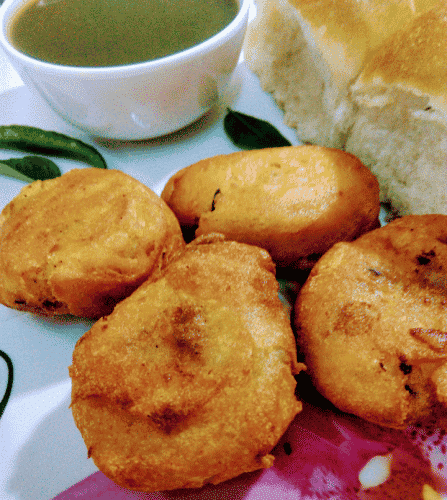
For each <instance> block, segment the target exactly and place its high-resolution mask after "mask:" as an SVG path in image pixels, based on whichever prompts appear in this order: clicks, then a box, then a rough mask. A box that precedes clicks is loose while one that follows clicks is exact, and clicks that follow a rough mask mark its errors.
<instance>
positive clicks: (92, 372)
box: [70, 235, 305, 491]
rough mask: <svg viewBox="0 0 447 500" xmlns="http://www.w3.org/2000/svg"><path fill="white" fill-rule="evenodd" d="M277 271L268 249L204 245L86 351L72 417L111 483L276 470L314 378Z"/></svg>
mask: <svg viewBox="0 0 447 500" xmlns="http://www.w3.org/2000/svg"><path fill="white" fill-rule="evenodd" d="M274 271H275V267H274V264H273V262H272V260H271V258H270V256H269V255H268V253H267V252H266V251H265V250H262V249H260V248H257V247H254V246H248V245H244V244H241V243H237V242H230V241H224V240H223V237H222V236H221V235H209V236H207V237H201V238H198V239H197V240H196V241H194V242H193V243H191V244H189V245H187V247H186V252H185V253H184V254H183V255H182V256H181V257H180V258H179V259H178V260H176V261H174V262H173V263H171V264H170V265H169V267H168V268H167V269H166V270H165V272H164V274H163V276H162V277H161V278H160V279H159V280H157V281H148V282H146V283H144V284H143V285H142V286H141V287H140V288H138V290H136V291H135V292H134V293H133V294H132V295H131V296H130V297H129V298H127V299H125V300H124V301H122V302H121V303H120V304H118V305H117V306H116V308H115V310H114V311H113V313H112V314H111V315H110V316H108V317H104V318H102V319H100V320H99V321H98V322H97V323H96V324H95V325H94V326H93V327H92V329H91V330H90V331H89V332H87V333H86V334H85V335H84V336H83V337H82V338H81V339H80V340H79V341H78V343H77V345H76V348H75V350H74V354H73V363H72V366H71V367H70V376H71V378H72V384H73V385H72V387H73V388H72V404H71V408H72V411H73V416H74V419H75V422H76V425H77V426H78V428H79V430H80V432H81V434H82V436H83V438H84V441H85V444H86V447H87V449H88V454H89V456H90V457H92V459H93V460H94V462H95V464H96V465H97V466H98V468H99V469H100V470H101V471H102V472H103V473H104V474H105V475H106V476H108V477H109V478H110V479H112V480H113V481H115V482H116V483H117V484H118V485H121V486H123V487H126V488H130V489H134V490H141V491H161V490H172V489H177V488H198V487H201V486H202V485H204V484H207V483H213V484H217V483H220V482H222V481H225V480H227V479H230V478H232V477H235V476H238V475H240V474H242V473H244V472H249V471H253V470H257V469H261V468H266V467H270V466H271V465H272V463H273V460H274V457H273V455H272V454H271V453H270V452H271V450H272V449H273V447H274V446H275V445H276V444H277V442H278V441H279V439H280V438H281V436H282V435H283V434H284V432H285V430H286V429H287V427H288V426H289V424H290V422H291V421H292V420H293V418H294V417H295V415H296V414H297V413H299V412H300V411H301V409H302V405H301V403H300V402H299V401H297V399H296V396H295V387H296V381H295V378H294V375H295V374H297V373H298V372H299V371H300V370H303V369H305V367H304V365H303V364H301V363H298V362H297V359H296V343H295V339H294V336H293V332H292V329H291V325H290V321H289V318H288V315H287V313H286V312H285V309H284V307H283V306H282V304H281V302H280V300H279V298H278V284H277V281H276V279H275V275H274Z"/></svg>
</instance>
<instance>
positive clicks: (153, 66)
mask: <svg viewBox="0 0 447 500" xmlns="http://www.w3.org/2000/svg"><path fill="white" fill-rule="evenodd" d="M28 1H30V0H22V1H17V0H5V2H4V3H3V4H2V5H1V6H0V23H1V25H0V47H1V48H3V50H4V51H6V52H7V53H9V54H10V55H11V56H13V57H15V58H16V59H20V60H22V61H23V63H24V64H26V65H27V66H30V65H32V66H34V67H40V68H41V69H45V70H47V71H53V72H57V73H63V74H65V75H66V76H69V75H70V74H77V75H84V76H87V75H88V76H90V75H91V76H101V75H104V76H105V75H107V76H111V75H112V74H113V75H114V76H123V75H124V74H126V73H129V72H131V73H140V72H147V71H148V70H154V71H157V70H160V69H161V68H162V67H164V66H170V67H173V66H175V65H181V64H183V63H185V62H187V61H188V60H194V59H195V58H200V57H202V56H203V55H206V54H207V53H209V52H211V51H213V50H216V49H218V48H219V47H221V46H222V45H224V44H225V43H226V42H228V41H230V40H231V39H232V38H233V37H235V36H237V35H238V33H240V32H241V31H245V29H246V27H247V24H248V15H249V9H250V4H251V0H236V1H237V3H238V4H239V5H238V13H237V14H236V16H235V18H234V19H233V20H232V21H231V22H230V23H229V24H228V25H227V26H226V27H225V28H224V29H223V30H221V31H219V32H218V33H216V34H215V35H213V36H212V37H210V38H208V39H206V40H204V41H203V42H201V43H199V44H197V45H193V46H192V47H189V48H187V49H185V50H182V51H180V52H175V53H174V54H171V55H168V56H164V57H160V58H158V59H152V60H149V61H142V62H138V63H132V64H122V65H118V66H68V65H63V64H54V63H50V62H47V61H43V60H41V59H37V58H34V57H32V56H29V55H27V54H25V53H24V52H21V51H20V50H18V49H16V48H15V47H14V45H13V44H12V43H11V42H10V40H9V38H8V36H7V30H8V25H9V22H10V20H11V17H12V14H13V13H15V12H16V11H17V10H18V8H20V7H22V6H23V5H24V4H25V3H27V2H28Z"/></svg>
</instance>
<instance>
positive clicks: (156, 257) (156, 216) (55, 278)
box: [0, 168, 185, 318]
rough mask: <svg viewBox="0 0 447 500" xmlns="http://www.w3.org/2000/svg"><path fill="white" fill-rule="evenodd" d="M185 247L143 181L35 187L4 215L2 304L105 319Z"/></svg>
mask: <svg viewBox="0 0 447 500" xmlns="http://www.w3.org/2000/svg"><path fill="white" fill-rule="evenodd" d="M184 245H185V244H184V240H183V236H182V233H181V230H180V226H179V224H178V221H177V220H176V218H175V216H174V214H173V213H172V211H171V210H170V209H169V208H168V207H167V205H166V204H165V203H164V202H163V200H161V199H160V198H159V197H158V196H157V195H156V194H155V193H154V192H153V191H151V190H150V189H149V188H148V187H146V186H144V185H143V184H141V183H140V182H139V181H137V180H136V179H133V178H132V177H130V176H128V175H126V174H124V173H123V172H120V171H118V170H102V169H96V168H83V169H75V170H71V171H69V172H68V173H66V174H64V175H62V176H61V177H58V178H56V179H51V180H46V181H36V182H33V183H32V184H29V185H28V186H26V187H25V188H23V189H22V191H21V192H20V193H19V195H18V196H17V197H16V198H15V199H14V200H12V201H11V202H10V203H9V204H8V205H7V206H6V207H5V208H4V210H3V211H2V213H1V214H0V302H1V303H2V304H4V305H6V306H9V307H12V308H15V309H20V310H25V311H32V312H37V313H41V314H45V315H55V314H73V315H77V316H83V317H90V318H98V317H101V316H103V315H105V314H109V313H110V312H111V311H112V310H113V307H114V306H115V304H116V303H117V302H119V301H120V300H121V299H123V298H124V297H127V296H128V295H130V294H131V293H132V291H133V290H135V288H137V287H138V286H139V285H140V284H141V283H142V282H143V281H144V280H145V279H147V278H148V277H149V276H151V275H152V274H153V273H155V272H157V271H159V270H160V268H162V267H164V266H165V265H166V264H167V263H168V262H169V261H170V260H171V259H172V258H174V256H175V255H176V254H177V253H178V252H179V251H182V250H183V248H184Z"/></svg>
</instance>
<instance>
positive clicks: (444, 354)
mask: <svg viewBox="0 0 447 500" xmlns="http://www.w3.org/2000/svg"><path fill="white" fill-rule="evenodd" d="M295 313H296V314H295V322H296V326H297V332H298V344H299V346H300V349H301V351H302V353H304V357H305V362H306V365H307V366H308V367H309V373H310V375H311V378H312V379H313V381H314V383H315V385H316V387H317V388H318V389H319V391H320V392H321V393H322V394H323V395H324V396H325V397H326V398H327V399H329V400H330V401H331V402H332V403H333V404H334V405H336V406H337V407H338V408H339V409H341V410H343V411H346V412H349V413H354V414H356V415H358V416H360V417H363V418H365V419H366V420H369V421H372V422H375V423H378V424H381V425H384V426H389V427H396V428H403V427H405V426H407V425H408V424H410V423H416V422H424V421H426V420H427V419H430V420H432V421H433V420H434V421H436V420H437V419H439V422H440V425H443V426H445V425H446V424H447V417H446V415H447V407H446V405H447V216H445V215H421V216H406V217H403V218H401V219H397V220H395V221H393V222H392V223H390V224H388V225H387V226H384V227H382V228H380V229H376V230H374V231H372V232H370V233H368V234H366V235H364V236H362V237H360V238H359V239H358V240H356V241H355V242H352V243H339V244H337V245H335V246H334V247H333V248H332V249H331V250H330V251H329V252H327V254H325V255H324V256H323V257H322V258H321V260H320V261H319V262H318V263H317V265H316V266H315V267H314V269H313V270H312V272H311V274H310V276H309V279H308V280H307V282H306V284H305V285H304V287H303V288H302V290H301V292H300V295H299V297H298V300H297V302H296V307H295Z"/></svg>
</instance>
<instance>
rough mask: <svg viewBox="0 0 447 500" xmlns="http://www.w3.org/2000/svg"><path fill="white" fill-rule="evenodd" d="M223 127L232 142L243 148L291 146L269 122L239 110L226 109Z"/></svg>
mask: <svg viewBox="0 0 447 500" xmlns="http://www.w3.org/2000/svg"><path fill="white" fill-rule="evenodd" d="M224 129H225V132H226V133H227V135H228V136H229V137H230V139H231V140H232V141H233V142H234V144H236V146H238V147H240V148H243V149H262V148H274V147H283V146H291V143H290V142H289V141H288V140H287V139H286V138H285V137H283V136H282V135H281V134H280V132H279V131H278V130H277V129H276V128H275V127H274V126H273V125H271V124H270V123H269V122H267V121H265V120H261V119H260V118H255V117H254V116H250V115H246V114H244V113H240V112H239V111H233V110H231V109H228V110H227V114H226V115H225V118H224Z"/></svg>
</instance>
